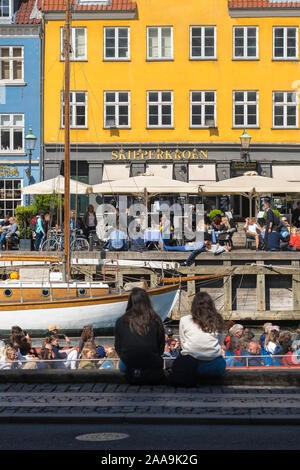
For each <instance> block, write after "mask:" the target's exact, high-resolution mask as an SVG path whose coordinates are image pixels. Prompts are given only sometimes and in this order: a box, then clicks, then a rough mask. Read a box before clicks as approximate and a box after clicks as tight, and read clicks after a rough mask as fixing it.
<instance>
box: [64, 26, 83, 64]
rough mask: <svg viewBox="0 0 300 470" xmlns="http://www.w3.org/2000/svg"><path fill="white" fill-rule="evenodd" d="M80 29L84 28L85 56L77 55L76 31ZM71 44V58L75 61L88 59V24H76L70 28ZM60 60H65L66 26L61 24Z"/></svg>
mask: <svg viewBox="0 0 300 470" xmlns="http://www.w3.org/2000/svg"><path fill="white" fill-rule="evenodd" d="M79 29H82V30H84V57H76V56H75V51H76V48H75V42H76V31H78V30H79ZM70 44H71V52H70V60H71V61H73V62H82V61H86V60H87V28H86V26H76V27H71V28H70ZM60 60H61V61H64V60H65V57H64V27H63V26H61V28H60Z"/></svg>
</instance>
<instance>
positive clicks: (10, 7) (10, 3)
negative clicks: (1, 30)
mask: <svg viewBox="0 0 300 470" xmlns="http://www.w3.org/2000/svg"><path fill="white" fill-rule="evenodd" d="M8 6H9V15H8V16H2V14H1V13H2V5H1V7H0V22H1V23H2V22H4V21H5V22H9V21H11V18H12V0H8Z"/></svg>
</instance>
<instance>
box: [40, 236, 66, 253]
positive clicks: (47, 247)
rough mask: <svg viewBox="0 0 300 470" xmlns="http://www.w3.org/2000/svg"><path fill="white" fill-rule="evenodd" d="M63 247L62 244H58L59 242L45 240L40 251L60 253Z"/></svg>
mask: <svg viewBox="0 0 300 470" xmlns="http://www.w3.org/2000/svg"><path fill="white" fill-rule="evenodd" d="M60 249H61V247H60V244H59V243H58V241H57V240H51V238H50V239H48V240H45V241H44V243H42V245H41V247H40V250H41V251H60Z"/></svg>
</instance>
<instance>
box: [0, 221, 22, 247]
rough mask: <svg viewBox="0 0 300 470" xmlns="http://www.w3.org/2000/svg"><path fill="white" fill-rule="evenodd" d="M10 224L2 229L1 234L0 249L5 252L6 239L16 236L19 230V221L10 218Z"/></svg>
mask: <svg viewBox="0 0 300 470" xmlns="http://www.w3.org/2000/svg"><path fill="white" fill-rule="evenodd" d="M9 224H10V225H6V226H4V227H2V229H1V231H0V233H1V236H0V249H1V250H5V245H6V237H11V236H13V235H15V234H16V232H17V230H18V225H17V219H16V218H15V217H10V218H9Z"/></svg>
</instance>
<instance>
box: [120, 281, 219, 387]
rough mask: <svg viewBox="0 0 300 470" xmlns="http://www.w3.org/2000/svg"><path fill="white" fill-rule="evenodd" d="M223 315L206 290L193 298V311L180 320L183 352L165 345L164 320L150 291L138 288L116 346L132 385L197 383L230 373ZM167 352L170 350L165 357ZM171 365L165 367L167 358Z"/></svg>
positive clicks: (121, 319) (134, 292) (130, 303)
mask: <svg viewBox="0 0 300 470" xmlns="http://www.w3.org/2000/svg"><path fill="white" fill-rule="evenodd" d="M223 327H224V325H223V318H222V316H221V315H220V314H219V313H218V312H217V310H216V308H215V304H214V302H213V300H212V298H211V297H210V296H209V294H207V293H206V292H199V293H198V294H196V296H195V297H194V300H193V303H192V307H191V314H190V315H186V316H184V317H182V318H181V319H180V323H179V343H177V342H176V341H174V348H176V349H178V348H177V347H176V344H177V345H178V344H180V352H178V351H176V354H175V355H174V354H173V352H174V351H173V349H174V348H173V345H172V346H171V345H170V346H171V347H169V348H166V344H165V343H166V335H165V330H164V327H163V323H162V321H161V319H160V317H159V316H158V315H157V313H156V312H155V310H154V309H153V307H152V304H151V300H150V297H149V295H148V293H147V292H146V291H144V290H143V289H140V288H134V289H133V290H132V292H131V294H130V297H129V300H128V304H127V308H126V312H125V314H124V315H123V316H122V317H121V318H119V319H118V320H117V322H116V326H115V350H116V352H117V353H118V356H119V358H120V362H119V369H120V371H122V372H124V373H125V374H126V377H127V380H128V381H129V383H133V384H143V383H153V384H155V383H164V382H165V381H167V382H168V383H170V384H174V385H195V384H196V383H197V382H198V380H199V379H201V377H203V376H218V375H222V374H224V373H225V371H226V361H225V359H224V357H223V352H222V344H223V334H222V331H223ZM166 351H167V352H168V354H167V355H166ZM166 357H170V359H168V360H167V361H166V362H171V360H172V359H171V358H172V357H173V358H174V359H173V365H172V367H168V368H167V371H168V372H167V373H166V371H164V358H166Z"/></svg>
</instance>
